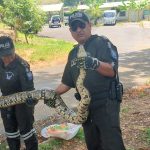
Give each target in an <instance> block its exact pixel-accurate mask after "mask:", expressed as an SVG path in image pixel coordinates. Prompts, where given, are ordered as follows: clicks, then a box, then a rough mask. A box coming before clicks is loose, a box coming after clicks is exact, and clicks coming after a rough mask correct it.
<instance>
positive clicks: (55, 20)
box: [49, 15, 61, 28]
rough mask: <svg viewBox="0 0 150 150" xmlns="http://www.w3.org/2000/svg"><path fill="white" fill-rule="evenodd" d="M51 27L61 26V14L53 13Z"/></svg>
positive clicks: (50, 21)
mask: <svg viewBox="0 0 150 150" xmlns="http://www.w3.org/2000/svg"><path fill="white" fill-rule="evenodd" d="M49 27H50V28H52V27H61V18H60V16H59V15H53V16H52V17H51V19H50V20H49Z"/></svg>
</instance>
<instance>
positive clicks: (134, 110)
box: [0, 85, 150, 150]
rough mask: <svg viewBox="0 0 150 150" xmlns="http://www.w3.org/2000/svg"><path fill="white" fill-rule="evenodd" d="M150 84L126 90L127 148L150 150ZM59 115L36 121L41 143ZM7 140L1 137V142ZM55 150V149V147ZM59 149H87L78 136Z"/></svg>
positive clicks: (123, 108)
mask: <svg viewBox="0 0 150 150" xmlns="http://www.w3.org/2000/svg"><path fill="white" fill-rule="evenodd" d="M149 100H150V85H147V86H146V85H145V86H140V87H136V88H132V89H127V90H125V94H124V97H123V102H122V104H121V113H120V115H121V128H122V134H123V139H124V143H125V146H126V148H127V150H150V141H146V136H145V134H144V133H145V129H148V128H150V103H149ZM63 121H64V120H62V119H61V117H60V116H59V115H56V116H51V117H50V118H47V119H46V120H41V121H38V122H36V123H35V128H36V130H37V133H38V139H39V143H42V142H43V141H44V142H46V140H47V139H44V138H42V137H41V135H40V132H41V129H42V128H43V127H45V126H47V125H49V124H52V123H56V122H57V123H58V122H63ZM4 141H5V138H4V136H1V137H0V143H3V142H4ZM54 150H55V149H54ZM57 150H87V149H86V146H85V142H84V141H82V140H79V139H77V138H73V139H72V140H69V141H65V140H64V141H63V144H62V146H61V147H60V148H59V149H58V148H57Z"/></svg>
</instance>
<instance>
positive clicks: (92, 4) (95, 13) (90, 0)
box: [84, 0, 104, 25]
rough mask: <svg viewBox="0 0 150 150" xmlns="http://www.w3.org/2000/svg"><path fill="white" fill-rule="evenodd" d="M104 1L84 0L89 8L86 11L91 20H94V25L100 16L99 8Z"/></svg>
mask: <svg viewBox="0 0 150 150" xmlns="http://www.w3.org/2000/svg"><path fill="white" fill-rule="evenodd" d="M103 2H104V0H84V3H85V4H86V5H88V6H89V10H88V11H87V12H88V13H89V15H90V17H91V19H92V20H94V24H95V25H96V24H97V21H98V19H99V18H100V17H101V15H102V10H100V8H99V7H100V6H101V5H102V4H103Z"/></svg>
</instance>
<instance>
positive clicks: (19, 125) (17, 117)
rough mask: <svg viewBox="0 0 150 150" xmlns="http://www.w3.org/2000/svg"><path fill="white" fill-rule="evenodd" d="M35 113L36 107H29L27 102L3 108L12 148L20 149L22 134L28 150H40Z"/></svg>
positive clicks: (5, 125) (5, 126)
mask: <svg viewBox="0 0 150 150" xmlns="http://www.w3.org/2000/svg"><path fill="white" fill-rule="evenodd" d="M33 114H34V107H28V106H27V105H26V104H19V105H16V106H12V107H8V108H4V109H1V117H2V120H3V124H4V128H5V132H6V136H7V142H8V145H9V148H10V150H20V136H21V138H22V139H23V140H24V143H25V146H26V150H38V140H37V137H36V134H35V129H34V128H33V122H34V116H33Z"/></svg>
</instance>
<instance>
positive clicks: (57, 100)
mask: <svg viewBox="0 0 150 150" xmlns="http://www.w3.org/2000/svg"><path fill="white" fill-rule="evenodd" d="M85 56H86V52H85V49H84V47H83V45H80V46H79V51H78V54H77V58H79V59H80V58H82V57H85ZM85 76H86V71H85V69H84V68H80V73H79V76H78V79H77V82H76V86H77V89H78V92H79V93H80V95H81V101H80V102H79V104H78V106H77V112H74V111H73V110H72V109H70V108H68V107H67V105H66V104H65V103H64V101H63V99H62V98H61V97H60V96H59V95H58V94H57V93H56V92H55V91H54V90H47V89H42V90H33V91H25V92H19V93H15V94H11V95H8V96H1V97H0V108H4V107H8V106H13V105H16V104H21V103H25V102H26V100H27V99H28V98H33V99H36V100H44V99H47V100H48V106H49V107H53V108H55V109H56V111H57V112H58V113H59V114H60V115H62V117H63V118H64V119H65V120H66V121H68V122H70V123H75V124H82V123H84V122H85V121H86V120H87V116H88V106H89V103H90V100H91V98H90V95H89V92H88V90H87V89H86V88H85V87H84V85H83V83H84V79H85Z"/></svg>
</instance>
